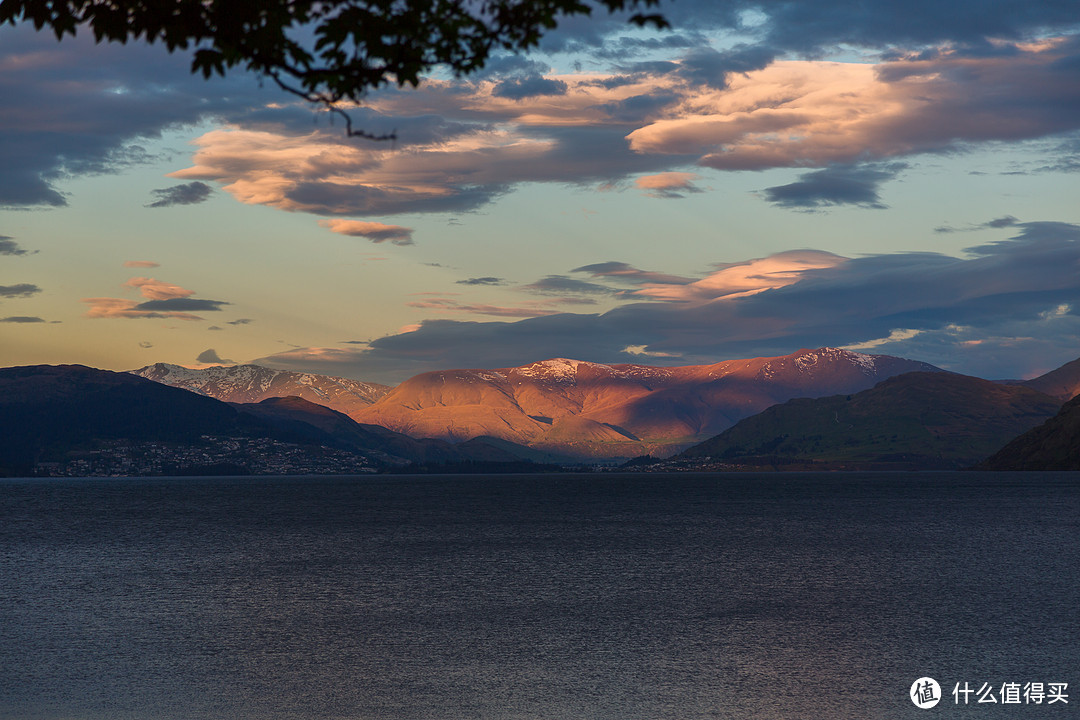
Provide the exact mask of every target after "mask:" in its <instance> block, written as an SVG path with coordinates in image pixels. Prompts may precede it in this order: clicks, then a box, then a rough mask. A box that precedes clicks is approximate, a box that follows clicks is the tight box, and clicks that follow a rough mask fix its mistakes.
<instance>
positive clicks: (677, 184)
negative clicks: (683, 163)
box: [634, 172, 703, 198]
mask: <svg viewBox="0 0 1080 720" xmlns="http://www.w3.org/2000/svg"><path fill="white" fill-rule="evenodd" d="M699 177H700V176H699V175H697V174H696V173H688V172H664V173H658V174H656V175H644V176H642V177H639V178H637V179H636V180H634V185H636V186H637V187H638V188H639V189H641V190H645V191H646V192H645V194H646V195H649V196H650V197H655V198H681V197H686V194H687V193H699V192H703V191H702V190H701V189H700V188H698V187H697V186H696V185H694V181H695V180H697V179H698V178H699Z"/></svg>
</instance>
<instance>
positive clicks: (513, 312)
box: [406, 297, 562, 318]
mask: <svg viewBox="0 0 1080 720" xmlns="http://www.w3.org/2000/svg"><path fill="white" fill-rule="evenodd" d="M406 304H407V305H408V306H409V307H411V308H418V309H421V310H435V311H438V312H448V313H467V314H471V315H489V316H493V317H519V318H520V317H526V318H530V317H541V316H543V315H554V314H556V313H557V312H559V311H558V310H557V309H555V308H553V307H552V306H553V305H559V304H562V303H561V302H560V301H548V302H528V303H523V304H521V305H518V306H506V305H489V304H484V303H461V302H458V301H457V300H452V299H450V298H446V297H432V298H429V299H427V300H414V301H412V302H409V303H406Z"/></svg>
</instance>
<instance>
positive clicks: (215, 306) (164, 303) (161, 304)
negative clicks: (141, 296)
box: [134, 298, 229, 312]
mask: <svg viewBox="0 0 1080 720" xmlns="http://www.w3.org/2000/svg"><path fill="white" fill-rule="evenodd" d="M228 304H229V303H227V302H224V301H222V300H199V299H197V298H169V299H167V300H147V301H146V302H143V303H139V304H138V305H136V306H135V308H134V309H135V310H146V311H151V312H158V311H161V312H196V311H217V310H221V307H222V306H223V305H228Z"/></svg>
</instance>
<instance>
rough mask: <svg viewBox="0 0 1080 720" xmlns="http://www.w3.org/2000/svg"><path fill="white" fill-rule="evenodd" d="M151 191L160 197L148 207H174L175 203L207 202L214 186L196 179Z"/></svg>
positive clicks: (195, 203) (192, 203)
mask: <svg viewBox="0 0 1080 720" xmlns="http://www.w3.org/2000/svg"><path fill="white" fill-rule="evenodd" d="M150 192H151V193H153V194H154V195H157V198H158V199H157V200H155V201H154V202H152V203H150V204H149V205H147V206H146V207H151V208H162V207H172V206H173V205H197V204H198V203H201V202H205V201H206V200H209V199H210V195H211V194H212V193H213V192H214V188H212V187H210V186H209V185H207V184H206V183H203V182H198V181H195V182H190V183H185V184H183V185H174V186H173V187H170V188H162V189H159V190H151V191H150Z"/></svg>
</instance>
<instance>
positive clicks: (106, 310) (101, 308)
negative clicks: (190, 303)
mask: <svg viewBox="0 0 1080 720" xmlns="http://www.w3.org/2000/svg"><path fill="white" fill-rule="evenodd" d="M82 302H84V303H86V304H88V305H89V306H90V309H89V310H87V311H86V314H85V317H88V318H126V319H138V318H175V319H177V320H202V318H201V317H199V316H198V315H192V314H190V313H185V312H177V311H158V310H140V309H139V308H138V303H136V302H135V301H134V300H125V299H123V298H83V300H82Z"/></svg>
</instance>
